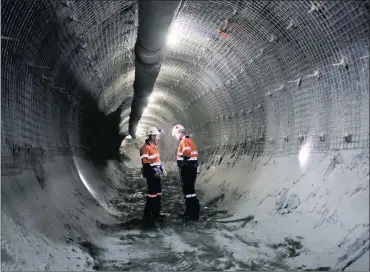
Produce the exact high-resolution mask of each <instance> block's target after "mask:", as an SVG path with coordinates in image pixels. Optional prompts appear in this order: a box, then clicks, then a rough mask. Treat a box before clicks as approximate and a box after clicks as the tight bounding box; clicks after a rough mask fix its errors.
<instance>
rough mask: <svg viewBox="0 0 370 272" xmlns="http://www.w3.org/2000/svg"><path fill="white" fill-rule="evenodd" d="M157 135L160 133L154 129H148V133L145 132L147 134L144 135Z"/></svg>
mask: <svg viewBox="0 0 370 272" xmlns="http://www.w3.org/2000/svg"><path fill="white" fill-rule="evenodd" d="M159 134H161V133H160V132H159V130H158V128H156V127H150V128H149V129H148V131H147V133H146V135H148V136H149V135H159Z"/></svg>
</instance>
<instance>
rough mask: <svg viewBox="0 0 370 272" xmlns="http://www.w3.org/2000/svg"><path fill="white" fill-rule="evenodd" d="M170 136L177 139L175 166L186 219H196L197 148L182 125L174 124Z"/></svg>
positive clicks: (197, 218)
mask: <svg viewBox="0 0 370 272" xmlns="http://www.w3.org/2000/svg"><path fill="white" fill-rule="evenodd" d="M172 136H174V137H175V138H176V139H177V141H179V146H178V149H177V166H178V167H179V169H180V176H181V182H182V191H183V194H184V198H185V207H186V208H185V213H184V214H183V216H184V218H185V219H186V220H192V221H198V220H199V211H200V205H199V200H198V198H197V196H196V194H195V180H196V178H197V168H198V150H197V146H196V145H195V143H194V141H193V140H192V139H190V137H189V136H187V135H186V134H185V128H184V126H182V125H176V126H174V127H173V129H172Z"/></svg>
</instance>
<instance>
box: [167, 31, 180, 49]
mask: <svg viewBox="0 0 370 272" xmlns="http://www.w3.org/2000/svg"><path fill="white" fill-rule="evenodd" d="M178 42H179V37H178V36H177V35H174V34H173V33H169V34H168V36H167V44H168V45H169V46H174V45H176V44H177V43H178Z"/></svg>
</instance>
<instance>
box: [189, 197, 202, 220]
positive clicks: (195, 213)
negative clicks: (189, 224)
mask: <svg viewBox="0 0 370 272" xmlns="http://www.w3.org/2000/svg"><path fill="white" fill-rule="evenodd" d="M191 208H192V210H191V220H193V221H198V220H199V213H200V205H199V200H198V198H197V197H192V204H191Z"/></svg>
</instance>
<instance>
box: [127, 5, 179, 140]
mask: <svg viewBox="0 0 370 272" xmlns="http://www.w3.org/2000/svg"><path fill="white" fill-rule="evenodd" d="M180 2H181V1H155V0H151V1H148V0H139V27H138V35H137V39H136V44H135V81H134V97H133V100H132V103H131V113H130V119H129V131H128V132H129V134H130V135H131V137H132V138H135V134H136V128H137V125H138V123H139V121H140V118H141V116H142V114H143V112H144V109H145V108H146V107H147V106H148V98H149V96H150V95H151V93H152V92H153V87H154V83H155V81H156V79H157V77H158V74H159V70H160V68H161V64H162V61H163V59H164V56H165V43H166V40H167V33H168V29H169V26H170V24H171V23H172V21H173V18H174V16H175V11H176V9H177V8H178V6H179V4H180Z"/></svg>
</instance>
